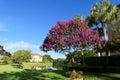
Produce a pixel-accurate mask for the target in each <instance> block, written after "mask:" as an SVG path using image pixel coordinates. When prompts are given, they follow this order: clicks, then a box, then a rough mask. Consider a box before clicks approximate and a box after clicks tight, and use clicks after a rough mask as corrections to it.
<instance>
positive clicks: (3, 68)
mask: <svg viewBox="0 0 120 80" xmlns="http://www.w3.org/2000/svg"><path fill="white" fill-rule="evenodd" d="M21 71H23V69H22V68H20V66H19V65H18V64H12V65H0V73H4V72H7V73H11V72H21Z"/></svg>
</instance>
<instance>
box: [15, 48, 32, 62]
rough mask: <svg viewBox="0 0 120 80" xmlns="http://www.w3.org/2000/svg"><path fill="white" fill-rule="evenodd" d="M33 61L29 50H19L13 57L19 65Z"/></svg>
mask: <svg viewBox="0 0 120 80" xmlns="http://www.w3.org/2000/svg"><path fill="white" fill-rule="evenodd" d="M30 59H31V52H30V51H29V50H18V51H16V52H15V53H14V55H13V60H14V61H15V62H17V63H19V64H22V62H29V61H30Z"/></svg>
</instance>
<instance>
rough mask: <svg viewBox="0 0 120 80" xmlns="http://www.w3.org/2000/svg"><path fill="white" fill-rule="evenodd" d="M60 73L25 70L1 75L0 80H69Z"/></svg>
mask: <svg viewBox="0 0 120 80" xmlns="http://www.w3.org/2000/svg"><path fill="white" fill-rule="evenodd" d="M61 73H62V72H59V71H36V70H27V69H26V70H24V71H21V72H11V73H7V72H4V73H0V80H67V78H66V77H65V76H63V75H62V74H61Z"/></svg>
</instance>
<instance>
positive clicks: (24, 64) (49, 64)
mask: <svg viewBox="0 0 120 80" xmlns="http://www.w3.org/2000/svg"><path fill="white" fill-rule="evenodd" d="M33 66H36V67H43V66H52V63H42V62H41V63H23V67H24V69H31V67H33Z"/></svg>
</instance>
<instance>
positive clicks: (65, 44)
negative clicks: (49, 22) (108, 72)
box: [40, 19, 102, 63]
mask: <svg viewBox="0 0 120 80" xmlns="http://www.w3.org/2000/svg"><path fill="white" fill-rule="evenodd" d="M101 42H102V41H101V39H100V38H99V34H98V32H97V31H95V30H92V29H90V28H89V26H87V23H86V22H85V21H83V22H81V21H80V20H78V19H72V20H69V21H59V22H58V23H57V24H56V25H55V26H53V27H52V28H51V29H50V30H49V34H48V35H47V36H46V38H45V40H44V42H43V45H42V46H41V47H40V48H41V50H43V51H50V50H54V51H55V52H71V51H73V50H74V51H76V50H81V54H82V55H83V49H85V48H88V47H92V48H93V47H96V46H97V45H98V44H100V43H101ZM73 63H74V60H73Z"/></svg>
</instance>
